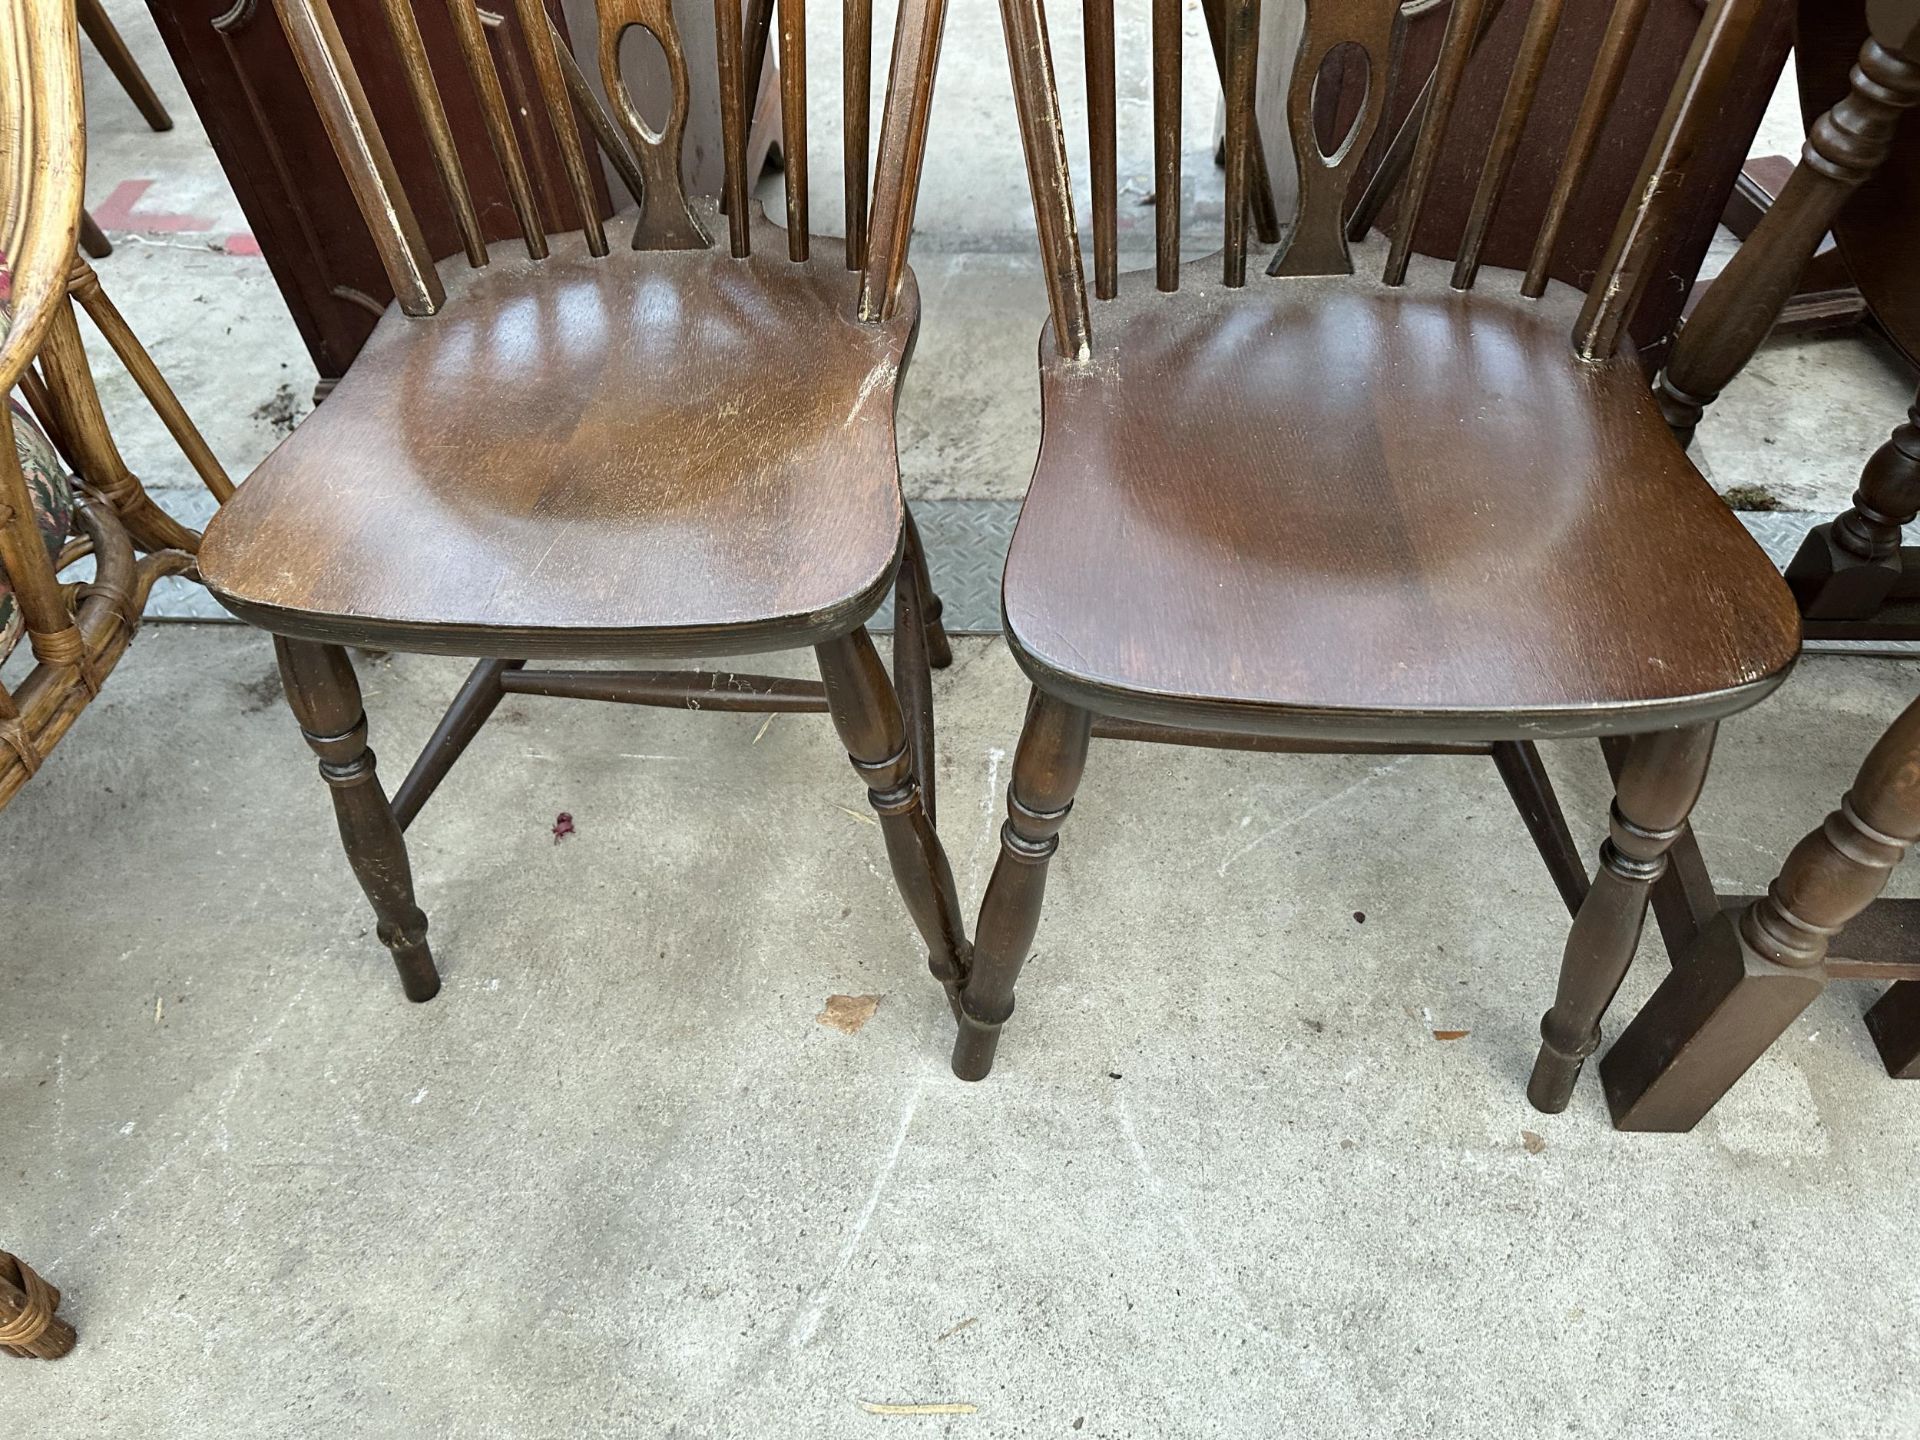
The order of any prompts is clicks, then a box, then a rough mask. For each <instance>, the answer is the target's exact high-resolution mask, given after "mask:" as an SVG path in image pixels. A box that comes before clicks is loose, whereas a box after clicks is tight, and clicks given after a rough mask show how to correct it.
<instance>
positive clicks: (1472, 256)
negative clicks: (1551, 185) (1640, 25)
mask: <svg viewBox="0 0 1920 1440" xmlns="http://www.w3.org/2000/svg"><path fill="white" fill-rule="evenodd" d="M1564 4H1565V0H1533V8H1532V10H1531V11H1529V12H1528V14H1527V28H1526V30H1525V32H1524V33H1523V34H1522V35H1521V37H1520V53H1519V54H1518V55H1517V56H1515V57H1514V62H1513V73H1512V74H1511V76H1509V78H1508V80H1507V94H1506V98H1505V99H1503V100H1502V101H1501V102H1500V115H1499V118H1498V119H1497V120H1496V121H1495V122H1494V127H1493V141H1492V143H1491V144H1489V145H1488V147H1487V156H1486V159H1485V161H1484V162H1483V163H1482V164H1481V167H1480V182H1479V184H1478V185H1477V186H1475V187H1474V192H1473V205H1472V208H1471V209H1469V210H1468V211H1467V230H1466V234H1465V235H1464V236H1463V237H1462V239H1461V242H1460V253H1459V255H1458V256H1456V257H1455V259H1454V263H1453V288H1454V289H1456V290H1470V289H1472V288H1473V281H1474V277H1475V276H1476V275H1478V274H1479V273H1480V252H1481V248H1482V247H1483V246H1484V245H1485V244H1486V240H1487V228H1488V227H1489V226H1490V225H1492V223H1493V212H1494V210H1495V209H1496V208H1497V207H1498V206H1499V204H1500V196H1501V194H1502V192H1504V191H1505V189H1506V185H1507V177H1508V176H1509V175H1511V174H1512V173H1513V160H1514V157H1515V156H1516V155H1517V154H1519V153H1520V134H1521V132H1522V131H1524V130H1525V129H1526V128H1527V117H1528V116H1529V115H1531V114H1532V113H1533V97H1534V95H1535V94H1536V93H1537V92H1538V91H1539V89H1540V77H1541V75H1542V74H1544V73H1545V72H1546V68H1547V52H1548V51H1549V50H1551V49H1552V48H1553V37H1554V32H1555V31H1556V30H1558V29H1559V27H1560V12H1561V9H1562V8H1563V6H1564Z"/></svg>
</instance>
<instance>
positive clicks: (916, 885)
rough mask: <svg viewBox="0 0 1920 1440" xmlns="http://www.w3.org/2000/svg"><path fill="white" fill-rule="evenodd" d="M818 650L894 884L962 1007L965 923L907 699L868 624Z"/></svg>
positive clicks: (838, 726)
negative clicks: (905, 715)
mask: <svg viewBox="0 0 1920 1440" xmlns="http://www.w3.org/2000/svg"><path fill="white" fill-rule="evenodd" d="M815 654H816V655H817V656H818V657H819V661H820V678H821V680H822V682H823V683H824V685H825V687H826V692H827V710H828V712H829V713H830V714H831V715H832V716H833V728H834V729H835V730H837V731H838V732H839V734H840V741H841V743H842V744H843V745H845V746H846V747H847V758H848V759H849V760H851V761H852V762H853V768H854V769H855V770H856V771H857V772H858V773H859V775H860V777H861V778H862V779H863V780H865V781H866V782H867V799H868V800H869V801H870V802H871V803H872V805H873V809H874V813H875V814H876V815H878V816H879V818H880V833H881V835H882V836H883V837H884V838H885V840H886V845H887V860H888V862H889V863H890V864H891V865H892V867H893V879H894V883H895V884H896V885H898V886H899V887H900V895H901V898H902V899H903V900H905V901H906V906H907V912H908V913H909V914H910V915H911V916H912V917H913V923H914V924H915V926H917V927H918V928H919V931H920V935H921V938H922V939H924V940H925V941H926V942H927V968H928V969H929V970H930V971H932V972H933V978H934V979H936V980H938V981H939V982H940V984H941V987H942V988H943V989H944V990H945V991H946V992H947V1003H948V1005H950V1006H951V1005H955V1004H957V1003H958V996H959V994H960V986H961V984H962V982H963V981H964V980H965V978H966V974H967V965H968V960H969V952H968V946H967V936H966V927H965V926H964V925H963V924H962V923H961V920H960V899H959V895H958V893H957V892H956V891H955V889H954V885H953V869H952V867H951V866H950V865H949V864H948V863H947V852H946V851H944V850H943V849H941V848H940V839H939V837H938V836H937V835H935V834H934V831H933V822H932V820H931V819H929V818H928V815H927V812H926V809H925V807H924V806H923V805H922V804H921V799H920V785H919V781H918V779H917V777H916V776H915V773H914V768H913V751H912V747H911V746H910V745H909V743H908V740H907V728H906V723H905V721H904V720H903V719H902V718H901V714H900V702H899V700H898V699H897V698H896V697H895V695H894V693H893V687H892V686H890V685H889V684H888V683H887V672H886V670H885V669H884V668H883V667H882V666H881V664H880V657H879V655H878V654H877V653H875V651H874V648H873V640H872V638H871V637H870V636H869V635H868V634H867V632H866V629H865V627H862V628H861V629H858V630H855V631H854V632H853V633H852V634H850V635H843V636H841V637H840V638H839V639H837V640H829V641H828V642H826V643H825V644H824V645H819V646H816V647H815Z"/></svg>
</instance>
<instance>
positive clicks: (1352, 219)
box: [1347, 0, 1506, 240]
mask: <svg viewBox="0 0 1920 1440" xmlns="http://www.w3.org/2000/svg"><path fill="white" fill-rule="evenodd" d="M1505 8H1506V0H1492V3H1490V4H1489V5H1488V6H1487V8H1486V11H1485V13H1483V14H1482V15H1481V17H1480V30H1479V33H1478V34H1477V35H1476V36H1475V37H1474V50H1475V52H1476V53H1477V52H1478V50H1479V47H1480V42H1481V41H1483V40H1485V39H1486V38H1487V31H1489V30H1491V29H1492V28H1493V22H1494V21H1495V20H1498V19H1499V18H1500V12H1501V11H1502V10H1503V9H1505ZM1432 103H1433V72H1432V71H1428V72H1427V78H1426V80H1425V81H1424V82H1422V84H1421V86H1420V93H1419V94H1418V95H1417V96H1416V97H1414V102H1413V105H1412V107H1411V108H1410V109H1409V110H1408V111H1407V116H1406V119H1404V120H1402V121H1401V122H1400V128H1399V129H1398V130H1396V131H1394V133H1393V139H1392V140H1390V141H1389V142H1388V143H1387V147H1386V149H1385V150H1383V151H1382V152H1381V155H1380V163H1379V164H1378V165H1376V166H1374V168H1373V173H1372V174H1371V175H1369V176H1368V177H1367V183H1366V184H1365V185H1364V186H1362V187H1361V190H1360V198H1359V199H1358V200H1357V201H1355V202H1354V205H1353V212H1352V214H1350V215H1349V216H1348V217H1347V239H1349V240H1364V239H1366V238H1367V235H1368V233H1369V232H1371V231H1372V229H1373V227H1374V222H1376V221H1377V220H1379V218H1380V214H1381V212H1382V211H1383V210H1385V209H1386V208H1387V202H1388V201H1389V200H1391V199H1392V198H1393V192H1394V191H1395V190H1397V189H1398V188H1399V186H1400V182H1401V181H1402V180H1404V179H1406V176H1407V166H1408V165H1410V164H1411V163H1412V162H1413V148H1414V146H1415V145H1416V144H1417V143H1418V142H1419V139H1420V131H1421V128H1422V127H1423V126H1424V125H1425V124H1426V120H1427V107H1428V106H1429V105H1431V104H1432Z"/></svg>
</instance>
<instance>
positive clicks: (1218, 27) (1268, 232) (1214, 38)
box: [1109, 0, 1280, 245]
mask: <svg viewBox="0 0 1920 1440" xmlns="http://www.w3.org/2000/svg"><path fill="white" fill-rule="evenodd" d="M1200 12H1201V15H1202V16H1203V17H1204V18H1205V20H1206V22H1207V40H1208V43H1209V44H1211V45H1212V47H1213V66H1214V70H1215V71H1216V72H1217V73H1218V75H1219V77H1220V87H1221V90H1222V92H1223V93H1224V92H1225V90H1226V84H1227V17H1226V0H1200ZM1109 68H1111V67H1109ZM1255 118H1256V123H1255V125H1254V127H1253V129H1252V131H1251V132H1250V133H1249V135H1248V139H1247V143H1248V144H1249V145H1250V146H1251V147H1252V151H1253V154H1252V162H1251V163H1252V165H1253V201H1252V203H1253V233H1254V234H1255V235H1257V236H1259V237H1260V243H1261V244H1263V245H1271V244H1273V242H1274V241H1276V240H1278V239H1279V238H1280V212H1279V210H1278V209H1277V208H1276V206H1275V205H1274V203H1273V179H1272V177H1271V176H1270V175H1269V174H1268V173H1267V155H1266V146H1265V143H1264V142H1263V141H1262V140H1261V138H1260V126H1259V124H1258V123H1257V120H1258V117H1257V115H1256V117H1255Z"/></svg>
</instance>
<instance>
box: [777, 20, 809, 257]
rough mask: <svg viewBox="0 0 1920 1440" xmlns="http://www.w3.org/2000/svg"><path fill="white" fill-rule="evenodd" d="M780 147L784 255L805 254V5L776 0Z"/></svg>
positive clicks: (796, 255)
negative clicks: (784, 199)
mask: <svg viewBox="0 0 1920 1440" xmlns="http://www.w3.org/2000/svg"><path fill="white" fill-rule="evenodd" d="M780 148H781V155H782V158H783V159H784V161H785V164H786V174H785V176H784V177H783V178H784V179H785V181H786V195H787V258H788V259H789V260H793V261H800V260H805V259H806V258H807V9H806V0H780Z"/></svg>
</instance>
